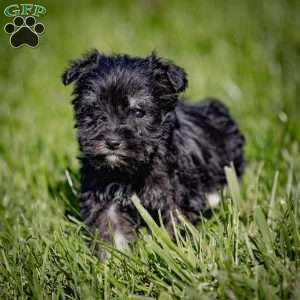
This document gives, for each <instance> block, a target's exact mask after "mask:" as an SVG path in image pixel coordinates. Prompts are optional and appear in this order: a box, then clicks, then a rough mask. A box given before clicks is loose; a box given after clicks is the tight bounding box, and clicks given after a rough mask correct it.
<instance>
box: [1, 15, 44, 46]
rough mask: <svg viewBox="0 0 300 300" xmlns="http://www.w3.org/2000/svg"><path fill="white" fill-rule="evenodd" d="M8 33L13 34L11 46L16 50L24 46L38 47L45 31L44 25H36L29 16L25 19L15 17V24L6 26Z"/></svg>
mask: <svg viewBox="0 0 300 300" xmlns="http://www.w3.org/2000/svg"><path fill="white" fill-rule="evenodd" d="M4 30H5V32H6V33H8V34H11V36H10V44H11V46H12V47H14V48H18V47H20V46H23V45H27V46H29V47H32V48H34V47H37V46H38V44H39V35H40V34H42V33H43V32H44V30H45V26H44V25H43V24H42V23H36V20H35V18H34V17H33V16H28V17H26V19H24V18H23V17H21V16H17V17H15V19H14V20H13V23H7V24H6V25H5V26H4Z"/></svg>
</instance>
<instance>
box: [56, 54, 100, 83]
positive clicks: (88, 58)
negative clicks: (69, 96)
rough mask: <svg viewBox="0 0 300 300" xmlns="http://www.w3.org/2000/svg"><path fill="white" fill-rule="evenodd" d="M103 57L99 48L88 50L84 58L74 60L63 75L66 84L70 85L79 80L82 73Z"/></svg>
mask: <svg viewBox="0 0 300 300" xmlns="http://www.w3.org/2000/svg"><path fill="white" fill-rule="evenodd" d="M100 58H101V54H100V53H99V52H98V50H96V49H94V50H92V51H90V52H88V53H87V54H86V55H84V57H83V58H82V59H77V60H72V61H71V62H70V65H69V67H68V68H67V69H66V70H65V72H64V73H63V75H62V81H63V84H64V85H68V84H70V83H71V82H73V81H74V80H77V79H78V78H79V77H80V76H81V75H82V74H84V73H86V72H87V71H89V70H90V69H92V68H93V67H95V66H96V65H97V64H98V63H99V60H100Z"/></svg>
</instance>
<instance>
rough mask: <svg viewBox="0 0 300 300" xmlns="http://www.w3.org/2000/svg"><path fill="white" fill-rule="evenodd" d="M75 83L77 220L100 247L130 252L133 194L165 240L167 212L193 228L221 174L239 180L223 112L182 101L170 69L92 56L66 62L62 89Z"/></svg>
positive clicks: (237, 156) (178, 76)
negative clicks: (228, 172)
mask: <svg viewBox="0 0 300 300" xmlns="http://www.w3.org/2000/svg"><path fill="white" fill-rule="evenodd" d="M73 81H75V89H74V92H73V94H74V95H75V99H74V100H73V102H72V103H73V106H74V111H75V127H76V128H77V135H78V141H79V146H80V162H81V170H80V172H81V193H80V201H81V212H82V217H83V218H84V220H85V222H86V223H87V224H88V225H89V226H90V227H91V228H92V229H93V230H95V229H98V230H99V233H100V238H101V239H103V240H106V241H109V242H112V239H114V241H115V244H116V246H117V247H118V248H124V247H127V245H128V242H129V241H130V240H131V239H132V236H133V233H134V231H135V230H134V229H135V228H136V227H139V226H141V225H142V222H141V220H140V218H139V216H138V214H137V212H136V210H135V208H134V206H133V204H132V202H131V197H132V195H133V194H137V195H138V197H139V199H140V201H141V203H142V205H143V206H144V207H145V208H146V209H147V210H148V212H149V213H150V214H151V215H152V216H153V218H154V219H156V220H158V211H159V210H160V211H161V215H162V218H163V222H164V224H165V226H166V228H167V229H169V231H170V233H172V229H171V228H172V226H171V220H170V213H171V212H175V210H179V211H180V212H181V213H182V214H183V215H185V216H186V217H187V219H188V220H190V221H191V222H196V221H197V219H198V218H199V217H200V215H201V213H202V212H203V211H204V210H206V209H207V208H209V207H212V206H215V205H216V204H217V203H218V202H219V196H218V190H219V189H220V188H221V187H222V186H223V185H224V184H225V183H226V179H225V174H224V167H225V166H229V165H230V164H231V163H233V165H234V167H235V169H236V172H237V174H238V176H240V175H241V174H242V172H243V166H244V161H243V145H244V137H243V136H242V134H241V133H240V131H239V129H238V127H237V125H236V124H235V122H234V121H233V120H232V119H231V117H230V115H229V112H228V110H227V108H226V107H225V106H224V105H223V104H222V103H220V102H219V101H218V100H215V99H206V100H205V101H202V102H201V103H196V104H193V105H191V104H186V103H183V102H181V101H179V100H178V94H179V93H180V92H183V91H184V90H185V88H186V86H187V78H186V73H185V71H184V70H183V69H182V68H180V67H178V66H176V65H175V64H173V63H172V62H171V61H169V60H166V59H163V58H159V57H157V56H156V55H155V54H153V53H152V54H151V55H150V56H148V57H146V58H137V57H130V56H128V55H113V56H106V55H104V54H101V53H99V52H98V51H96V50H94V51H92V52H90V53H88V54H87V55H86V56H85V57H84V58H83V59H80V60H75V61H72V62H71V64H70V66H69V68H68V69H67V70H66V71H65V73H64V75H63V82H64V84H65V85H67V84H69V83H71V82H73ZM173 215H174V216H175V215H176V213H173ZM111 233H112V235H113V237H112V235H111Z"/></svg>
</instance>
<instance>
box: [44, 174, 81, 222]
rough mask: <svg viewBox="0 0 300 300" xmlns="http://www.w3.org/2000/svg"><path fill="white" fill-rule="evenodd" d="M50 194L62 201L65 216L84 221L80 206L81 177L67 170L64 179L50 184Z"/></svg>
mask: <svg viewBox="0 0 300 300" xmlns="http://www.w3.org/2000/svg"><path fill="white" fill-rule="evenodd" d="M48 191H49V194H50V195H51V196H52V197H53V198H54V199H58V200H59V201H62V202H63V203H64V205H65V213H64V215H65V216H66V217H67V216H73V217H74V218H76V219H78V220H80V221H82V218H81V215H80V206H79V193H78V191H79V175H78V172H77V171H75V170H72V169H65V171H64V177H63V178H62V179H60V180H57V181H55V182H53V183H51V182H49V183H48Z"/></svg>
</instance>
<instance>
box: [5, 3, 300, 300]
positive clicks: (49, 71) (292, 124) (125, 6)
mask: <svg viewBox="0 0 300 300" xmlns="http://www.w3.org/2000/svg"><path fill="white" fill-rule="evenodd" d="M38 3H39V4H42V5H44V6H46V8H47V10H48V11H47V14H46V16H44V17H41V18H40V19H39V21H41V22H43V23H44V24H45V27H46V30H45V33H44V34H43V36H42V37H41V41H40V45H39V47H38V48H36V49H31V48H28V47H21V48H19V49H13V48H11V47H10V45H9V42H8V40H9V36H8V35H7V34H6V33H5V32H4V31H3V30H0V43H1V44H0V95H1V99H0V299H157V298H158V299H160V300H170V299H216V298H217V299H272V300H274V299H300V231H299V228H300V227H299V226H300V224H299V222H300V159H299V157H300V29H299V28H300V17H299V11H300V2H299V1H297V0H294V1H293V0H290V1H287V0H286V1H284V0H282V1H279V0H273V1H271V0H265V1H259V0H253V1H250V0H249V1H242V0H240V1H235V0H229V1H215V0H210V1H205V0H202V1H192V0H191V1H180V0H177V1H176V0H175V1H159V0H155V1H154V0H153V1H150V0H143V1H130V0H128V1H119V2H117V1H96V0H86V1H59V0H54V1H40V2H38ZM8 4H11V1H1V4H0V8H1V13H2V11H3V9H4V7H5V6H6V5H8ZM9 21H11V20H10V19H9V18H8V17H5V16H4V15H2V17H1V26H2V27H3V26H4V24H5V23H6V22H9ZM91 48H98V49H99V50H101V51H103V52H107V53H111V52H126V53H129V54H132V55H140V56H144V55H147V54H148V53H150V52H151V51H152V50H153V49H156V50H157V52H158V54H159V55H161V56H165V57H168V58H171V59H172V60H174V61H176V63H177V64H178V65H180V66H182V67H184V68H185V69H186V71H187V72H188V74H189V88H188V90H187V92H186V94H185V96H186V97H187V98H189V99H199V98H201V97H204V96H208V95H210V96H216V97H219V98H221V99H222V100H223V101H224V102H225V103H226V104H227V105H228V106H229V108H230V110H231V112H232V115H233V116H234V118H235V119H236V120H237V121H238V123H239V125H240V127H241V128H242V131H243V132H244V133H245V136H246V139H247V145H246V158H247V169H246V173H245V176H244V177H243V180H242V182H241V183H240V184H238V183H237V181H236V178H235V176H234V172H233V171H232V170H230V169H229V170H227V176H228V181H229V188H226V189H225V190H224V193H223V200H224V201H223V203H222V205H221V206H220V207H219V208H217V209H216V210H215V211H214V212H213V213H212V215H211V216H210V217H207V218H204V219H203V220H202V221H201V222H200V224H199V226H197V228H194V227H192V226H190V225H189V224H188V223H186V222H185V221H184V220H183V221H182V224H181V227H183V229H184V232H185V234H179V233H178V237H177V238H178V240H177V243H173V242H171V241H170V240H169V238H168V236H166V234H165V231H164V229H163V228H160V227H158V226H157V225H156V224H153V222H152V220H151V219H149V218H148V216H147V214H146V212H145V211H143V209H142V208H141V207H139V206H138V207H139V210H140V212H141V213H142V214H143V215H144V217H145V220H146V221H147V222H148V224H149V227H150V229H151V231H152V233H153V234H152V235H148V234H147V233H146V232H145V231H143V232H142V237H141V240H140V241H138V242H137V243H136V245H134V247H133V250H132V251H131V253H125V254H122V253H119V252H117V251H116V250H114V249H108V251H109V252H111V259H110V260H108V261H107V262H105V263H102V262H100V261H99V260H98V259H97V258H96V257H94V256H93V255H92V254H91V250H90V249H89V248H88V247H87V246H86V240H87V239H91V237H89V235H88V233H87V231H86V229H85V228H84V225H83V224H82V223H81V220H80V216H79V214H78V204H77V202H76V199H77V198H76V194H77V190H78V162H77V160H76V155H77V152H78V149H77V143H76V140H75V133H74V129H73V124H72V122H73V121H72V109H71V105H70V100H71V97H70V92H71V88H70V87H68V88H65V87H64V86H63V85H62V83H61V80H60V76H61V74H62V72H63V70H64V68H65V66H66V65H67V61H68V60H69V59H71V58H76V57H78V56H79V55H81V53H82V52H84V51H86V50H88V49H91ZM137 205H138V203H137Z"/></svg>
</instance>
